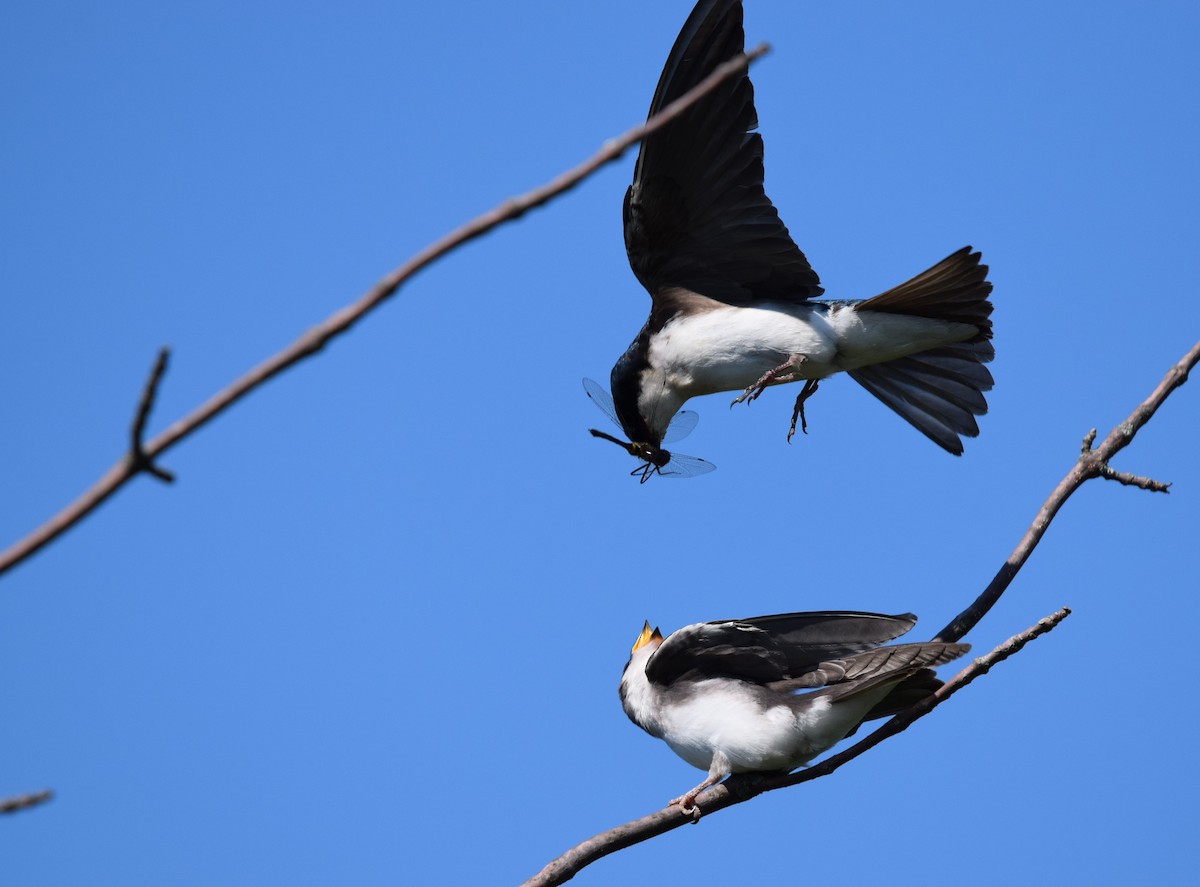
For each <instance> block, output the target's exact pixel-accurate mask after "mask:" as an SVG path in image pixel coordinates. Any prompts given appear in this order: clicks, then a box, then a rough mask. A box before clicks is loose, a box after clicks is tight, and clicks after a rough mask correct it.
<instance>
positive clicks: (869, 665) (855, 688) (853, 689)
mask: <svg viewBox="0 0 1200 887" xmlns="http://www.w3.org/2000/svg"><path fill="white" fill-rule="evenodd" d="M970 649H971V645H970V644H948V643H940V642H937V643H918V644H894V645H893V646H890V647H878V648H876V649H874V650H867V651H866V652H863V653H857V654H855V655H853V656H844V657H842V658H840V659H831V660H829V661H826V662H821V663H819V664H818V665H816V666H815V667H814V668H812V670H810V671H808V672H806V673H805V674H803V675H799V676H797V677H794V678H789V679H787V680H783V681H774V682H772V683H770V684H768V685H767V686H768V688H769V689H772V690H778V691H780V692H785V693H793V692H795V691H797V690H808V689H817V688H820V687H828V688H829V691H828V693H827V694H826V695H827V696H829V697H830V698H831V699H832V701H834V702H837V701H838V700H839V699H841V698H844V697H846V696H848V695H855V694H857V693H861V692H862V691H864V690H869V689H871V688H873V687H877V686H878V685H879V684H880V683H883V682H886V681H895V680H898V679H900V678H902V677H907V676H909V675H916V674H918V673H924V672H925V670H926V669H930V668H936V667H937V666H939V665H943V664H944V663H947V662H950V661H951V660H954V659H957V658H958V657H959V656H962V655H963V654H964V653H966V652H967V651H968V650H970ZM929 677H931V675H927V676H926V677H925V678H924V681H925V684H926V685H927V686H932V687H933V688H934V689H936V685H933V684H930V683H929ZM934 680H935V681H936V679H934ZM876 717H878V715H876Z"/></svg>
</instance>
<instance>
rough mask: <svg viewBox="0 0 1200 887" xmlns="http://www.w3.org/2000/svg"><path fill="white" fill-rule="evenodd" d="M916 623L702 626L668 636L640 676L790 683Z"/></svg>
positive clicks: (817, 618) (859, 617)
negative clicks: (821, 665)
mask: <svg viewBox="0 0 1200 887" xmlns="http://www.w3.org/2000/svg"><path fill="white" fill-rule="evenodd" d="M916 621H917V618H916V617H915V616H913V615H912V614H911V613H905V614H902V615H899V616H884V615H880V614H878V613H859V612H851V611H839V612H814V613H783V614H780V615H778V616H757V617H754V618H752V619H730V620H723V621H719V622H703V623H699V624H697V625H689V626H686V627H685V628H681V629H679V630H678V631H675V632H672V633H671V634H670V635H669V636H668V637H667V639H666V640H664V641H663V643H662V645H661V646H660V647H659V648H658V650H656V651H655V653H654V655H653V656H651V657H650V659H649V661H648V662H647V663H646V677H647V678H649V679H650V681H651V682H653V683H656V684H663V685H666V684H670V683H672V682H673V681H675V680H678V679H679V678H680V677H682V676H684V675H686V674H693V675H695V676H709V677H717V676H720V677H732V678H740V679H741V680H745V681H752V682H754V683H760V684H767V683H771V682H776V681H783V680H788V679H793V678H797V677H800V676H802V675H805V674H807V673H808V672H810V671H812V670H813V669H814V668H815V667H817V666H819V665H820V664H821V663H824V662H827V661H830V660H839V659H842V658H844V657H847V656H851V655H853V654H856V653H862V652H863V651H866V650H871V649H872V648H875V647H878V646H879V645H880V644H884V643H887V642H888V641H890V640H893V639H894V638H897V637H899V636H900V635H902V634H904V633H905V632H906V631H908V630H909V629H910V628H912V627H913V625H915V624H916ZM824 683H826V682H825V681H821V682H817V683H811V684H809V685H808V686H823V685H824Z"/></svg>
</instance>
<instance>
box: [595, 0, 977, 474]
mask: <svg viewBox="0 0 1200 887" xmlns="http://www.w3.org/2000/svg"><path fill="white" fill-rule="evenodd" d="M744 39H745V38H744V35H743V31H742V4H741V0H700V2H699V3H697V4H696V7H695V9H693V10H692V14H691V15H690V16H689V17H688V20H687V22H686V23H685V24H684V26H683V30H682V31H681V32H680V34H679V37H678V38H677V39H676V41H675V45H674V47H673V48H672V49H671V54H670V56H668V58H667V63H666V66H665V67H664V68H663V72H662V76H661V77H660V79H659V81H658V88H657V89H656V90H655V92H654V98H653V100H652V101H651V103H650V114H651V116H653V115H654V114H655V113H657V112H658V111H660V110H661V109H662V108H663V107H665V106H666V105H668V104H670V103H671V102H672V101H674V100H675V99H677V98H679V97H680V96H682V95H683V94H684V93H686V92H687V91H688V90H690V89H691V88H692V87H694V86H696V85H697V84H698V83H699V82H700V81H701V80H703V79H704V78H705V77H706V76H707V75H708V74H710V73H711V72H712V71H713V69H714V68H716V67H717V66H718V65H720V64H721V63H722V62H725V61H727V60H728V59H730V58H732V57H733V56H735V55H737V54H738V53H740V52H742V50H743V44H744ZM757 126H758V116H757V112H756V111H755V109H754V88H753V86H752V85H751V83H750V78H749V77H748V76H747V75H745V74H742V75H741V76H739V77H735V78H733V79H731V80H727V81H725V82H724V83H722V84H721V85H720V86H719V87H717V88H716V89H715V90H714V91H713V92H711V93H709V94H708V95H707V96H705V97H704V98H702V99H701V100H700V101H698V102H697V103H696V104H695V105H693V106H692V107H691V108H690V109H689V110H688V111H687V112H686V113H685V114H684V115H683V116H682V117H680V118H679V119H677V120H676V121H674V122H673V123H671V124H670V125H669V126H667V127H665V128H663V129H660V130H658V131H657V132H655V133H653V134H651V135H649V136H647V137H646V138H645V139H644V140H643V141H642V144H641V149H640V151H639V153H638V159H637V164H636V166H635V167H634V173H633V184H632V185H630V186H629V190H628V191H627V192H626V194H625V204H624V212H623V216H624V224H625V249H626V252H627V254H628V256H629V264H630V266H631V267H632V268H633V273H634V274H635V275H636V276H637V279H638V280H639V281H640V282H641V284H642V285H643V286H644V287H645V288H646V290H647V291H648V292H649V293H650V298H651V306H650V317H649V318H648V319H647V321H646V323H645V325H644V326H643V327H642V329H641V332H639V333H638V335H637V338H635V339H634V340H633V343H632V344H631V345H630V346H629V348H628V350H627V351H626V352H625V353H624V354H623V355H621V357H620V359H618V360H617V363H616V365H615V366H614V367H613V370H612V377H611V389H612V399H613V404H614V406H615V409H616V414H617V417H618V419H619V422H620V425H621V428H622V430H623V431H624V433H625V435H626V436H627V437H628V438H629V443H626V442H625V441H620V440H616V439H614V438H612V437H611V436H608V437H607V439H609V440H613V441H614V442H615V443H617V444H619V445H621V446H623V447H625V448H627V449H628V450H629V451H630V452H631V453H633V454H634V455H637V456H639V458H641V459H643V460H644V461H646V462H648V463H650V464H653V465H656V466H658V467H659V468H662V467H663V466H665V465H666V464H668V463H669V461H670V454H669V453H667V452H666V451H664V450H662V443H663V435H664V433H665V432H666V430H667V427H668V425H669V424H670V422H671V418H672V417H673V416H674V415H675V414H676V412H677V411H678V410H679V408H680V407H681V406H682V405H683V404H684V402H685V401H687V400H688V398H691V397H697V396H699V395H703V394H713V393H715V392H720V391H739V392H741V393H740V394H739V395H738V397H737V398H735V399H734V401H733V403H734V404H737V403H742V402H750V401H753V400H755V399H756V398H757V397H758V396H759V395H760V394H762V393H763V391H764V390H766V389H767V388H768V387H770V386H773V385H782V384H785V383H788V382H803V383H804V385H803V387H802V388H801V390H800V393H799V394H798V395H797V397H796V401H795V405H794V408H793V411H792V423H791V427H790V428H789V429H788V435H787V437H788V440H789V441H791V439H792V435H793V434H795V431H796V424H797V421H799V423H800V426H801V429H802V430H804V431H806V432H807V422H806V418H805V414H804V404H805V401H807V400H808V398H809V397H811V396H812V395H813V394H815V393H816V391H817V388H818V385H819V384H820V382H821V380H822V379H825V378H827V377H829V376H831V375H833V374H834V373H839V372H846V373H849V374H850V377H851V378H853V379H854V380H855V381H856V382H858V383H859V384H860V385H862V386H863V387H864V388H866V389H867V390H868V391H870V392H871V393H872V394H873V395H875V396H876V397H877V398H879V399H880V400H881V401H883V403H884V404H886V405H887V406H888V407H890V408H891V409H892V410H894V411H895V412H896V413H898V414H899V415H900V416H901V417H903V418H904V419H905V420H906V421H907V422H909V423H910V424H911V425H912V426H913V427H915V428H916V429H917V430H918V431H920V432H921V433H922V434H924V435H926V436H927V437H929V438H930V439H931V440H933V441H934V442H935V443H936V444H938V445H939V446H940V447H942V448H943V449H945V450H948V451H949V452H951V453H953V454H955V455H960V454H961V453H962V449H963V447H962V440H961V437H962V436H966V437H974V436H975V435H977V434H978V433H979V426H978V424H977V423H976V421H975V417H976V416H981V415H983V414H984V413H986V412H987V402H986V401H985V400H984V396H983V392H985V391H989V390H990V389H991V387H992V376H991V373H990V372H988V369H987V367H986V366H984V364H986V363H987V362H989V361H990V360H991V359H992V357H993V356H994V355H995V350H994V349H993V347H992V343H991V341H990V340H991V337H992V323H991V319H990V316H991V313H992V305H991V303H990V302H989V301H988V295H989V294H990V293H991V290H992V285H991V284H990V283H988V281H987V270H988V269H987V266H986V265H982V264H980V254H979V253H978V252H974V251H973V250H972V248H971V247H969V246H967V247H963V248H962V249H960V250H958V251H957V252H955V253H953V254H951V255H950V256H948V257H947V258H945V259H943V260H942V261H941V262H938V263H937V264H936V265H934V266H933V267H932V268H929V269H928V270H927V271H924V272H922V273H921V274H918V275H917V276H916V277H913V278H912V279H911V280H908V281H906V282H904V283H901V284H900V285H899V286H896V287H893V288H892V289H890V290H888V291H887V292H884V293H881V294H879V295H877V296H874V297H872V298H868V299H839V300H822V301H814V298H815V297H816V296H819V295H821V294H822V293H823V292H824V289H823V288H822V287H821V286H820V281H819V279H818V277H817V274H816V272H815V271H813V269H812V267H811V266H810V265H809V263H808V259H806V258H805V256H804V253H802V252H801V251H800V249H799V248H798V247H797V246H796V244H795V243H794V242H793V241H792V239H791V237H790V236H789V234H788V230H787V228H786V227H785V226H784V224H783V222H782V221H781V220H780V218H779V214H778V212H777V211H776V209H775V207H774V206H773V205H772V203H771V201H770V200H769V199H768V197H767V195H766V192H765V191H764V190H763V141H762V136H760V135H759V134H758V133H756V132H754V130H755V129H756V128H757ZM731 406H732V404H731ZM646 477H648V475H647V476H644V477H643V480H645V479H646Z"/></svg>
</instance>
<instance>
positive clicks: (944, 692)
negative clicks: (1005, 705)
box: [522, 607, 1071, 887]
mask: <svg viewBox="0 0 1200 887" xmlns="http://www.w3.org/2000/svg"><path fill="white" fill-rule="evenodd" d="M1070 612H1071V611H1070V610H1068V609H1067V608H1066V607H1063V608H1062V609H1061V610H1058V611H1057V612H1055V613H1052V614H1051V615H1049V616H1047V617H1045V618H1044V619H1041V620H1039V621H1038V622H1037V624H1035V625H1033V626H1030V627H1029V628H1027V629H1025V631H1022V632H1021V633H1020V634H1016V635H1014V636H1013V637H1011V638H1009V639H1008V640H1007V641H1005V642H1004V643H1003V644H1001V645H1000V646H998V647H996V649H994V650H992V652H990V653H988V654H987V655H986V656H980V657H979V658H978V659H976V660H974V661H973V662H972V663H971V664H970V665H968V666H967V667H966V668H964V669H963V670H962V671H960V672H959V673H958V674H956V675H955V676H954V677H953V678H951V679H950V680H948V681H947V682H946V683H945V684H943V685H942V687H941V689H939V690H938V691H937V692H936V693H933V694H932V695H930V696H927V697H926V698H925V699H922V700H921V701H920V702H918V703H917V704H916V705H914V706H912V707H911V708H909V709H906V710H905V711H902V712H900V714H898V715H896V716H895V717H894V718H892V719H891V720H889V721H887V722H886V723H885V724H883V726H881V727H879V728H878V729H877V730H875V731H874V732H872V733H871V734H870V735H868V736H866V737H864V738H863V739H861V740H859V741H858V742H856V743H855V744H854V745H852V746H850V747H849V748H847V749H846V750H845V751H842V752H839V753H838V754H836V755H833V756H831V757H829V758H826V759H825V760H824V761H822V762H821V763H819V764H817V765H816V766H813V767H810V768H808V769H807V770H801V771H799V772H797V773H790V774H787V775H785V776H780V775H770V776H768V775H764V774H757V773H748V774H745V775H742V776H733V777H730V778H729V779H727V780H725V782H723V783H721V784H720V785H716V786H713V787H712V788H710V789H708V791H706V792H705V793H704V794H703V795H701V796H700V798H698V799H697V805H698V806H699V807H700V808H701V809H702V811H703V813H704V815H705V816H708V815H710V814H712V813H716V812H717V811H718V810H724V809H725V808H726V807H732V806H733V805H734V804H740V803H742V802H743V801H748V800H750V798H753V797H754V796H755V795H759V794H762V793H763V792H766V791H772V790H774V789H778V788H785V787H786V786H790V785H798V784H799V783H801V782H809V781H811V780H813V779H818V778H820V777H822V776H828V775H829V774H830V773H833V772H834V771H835V770H837V769H838V768H839V767H841V766H842V765H843V764H846V763H848V762H849V761H852V760H854V759H855V758H857V757H858V756H859V755H861V754H863V753H864V752H866V751H869V750H870V749H872V748H874V747H875V746H876V745H878V744H879V743H881V742H883V741H884V740H885V739H888V738H890V737H892V736H895V735H896V734H897V733H901V732H903V731H904V730H906V729H907V728H908V727H909V725H911V724H912V723H913V722H914V721H916V720H918V719H919V718H923V717H924V716H925V715H927V714H929V713H930V712H931V711H933V710H934V708H936V707H937V706H939V705H941V704H942V703H943V702H945V701H946V700H947V699H949V698H950V697H951V696H953V695H954V694H955V693H957V692H958V691H959V690H961V689H962V688H963V687H965V686H967V685H968V684H970V683H971V682H972V681H974V680H975V679H976V678H977V677H979V676H980V675H984V674H987V673H988V671H990V670H991V669H992V667H993V666H995V665H996V664H997V663H999V662H1003V661H1004V660H1005V659H1007V658H1008V657H1009V656H1012V655H1013V654H1014V653H1016V652H1018V651H1019V650H1020V649H1021V648H1022V647H1024V646H1025V645H1026V644H1028V643H1029V642H1030V641H1032V640H1033V639H1034V638H1036V637H1039V636H1040V635H1043V634H1045V633H1046V632H1048V631H1050V630H1051V629H1053V628H1054V626H1056V625H1058V623H1060V622H1062V621H1063V619H1065V618H1067V616H1068V615H1069V614H1070ZM692 822H694V820H693V818H692V816H691V814H690V813H689V814H684V813H682V812H681V811H680V809H679V808H678V807H667V808H666V809H664V810H660V811H659V812H657V813H653V814H651V815H650V816H643V817H642V818H641V819H635V820H634V821H633V822H629V823H626V824H625V825H620V826H617V827H616V828H613V829H609V830H608V831H606V832H602V833H600V834H598V835H596V836H595V837H594V838H589V839H588V840H586V841H584V842H583V843H582V844H578V845H577V846H575V847H572V848H571V849H570V850H568V851H567V852H566V853H564V854H563V855H562V856H560V857H558V858H557V859H555V860H553V861H551V862H550V863H549V864H548V865H547V866H546V867H545V868H543V869H542V870H541V871H540V872H538V873H537V874H536V875H534V876H533V877H532V878H530V879H529V880H528V881H526V882H525V883H524V884H523V885H522V887H548V885H553V884H562V883H564V882H566V881H569V880H570V879H571V878H573V877H574V876H575V875H576V874H578V873H579V872H580V871H581V870H582V869H583V868H584V867H585V866H588V865H590V864H591V863H593V862H595V861H596V860H598V859H601V858H603V857H605V856H608V855H609V854H611V853H615V852H616V851H618V850H621V849H623V848H625V847H628V846H630V845H632V844H638V843H641V842H642V841H646V840H649V839H650V838H653V837H655V836H656V835H661V834H662V833H664V832H669V831H671V830H672V829H676V828H679V827H680V826H682V825H688V824H690V823H692Z"/></svg>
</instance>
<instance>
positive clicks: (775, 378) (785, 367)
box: [729, 354, 808, 409]
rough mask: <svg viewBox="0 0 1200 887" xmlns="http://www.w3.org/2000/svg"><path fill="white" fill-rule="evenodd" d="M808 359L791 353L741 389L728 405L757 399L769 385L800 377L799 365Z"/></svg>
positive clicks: (732, 405) (730, 406)
mask: <svg viewBox="0 0 1200 887" xmlns="http://www.w3.org/2000/svg"><path fill="white" fill-rule="evenodd" d="M806 360H808V358H807V357H805V356H804V355H803V354H792V355H790V356H789V357H788V359H787V360H785V361H784V362H783V363H781V364H780V365H779V366H777V367H775V369H773V370H767V371H766V372H765V373H763V374H762V375H761V376H759V378H758V381H757V382H755V383H754V384H753V385H751V386H750V387H749V388H747V389H746V390H745V391H743V392H742V393H741V394H740V395H738V396H737V397H735V398H734V399H733V403H731V404H730V405H729V408H730V409H733V408H734V407H735V406H736V405H737V404H739V403H742V402H743V401H747V402H749V401H753V400H757V399H758V396H759V395H760V394H762V393H763V392H764V391H766V390H767V387H768V386H769V385H782V384H783V383H785V382H795V381H796V380H798V379H799V378H800V367H801V366H803V364H804V362H805V361H806Z"/></svg>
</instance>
